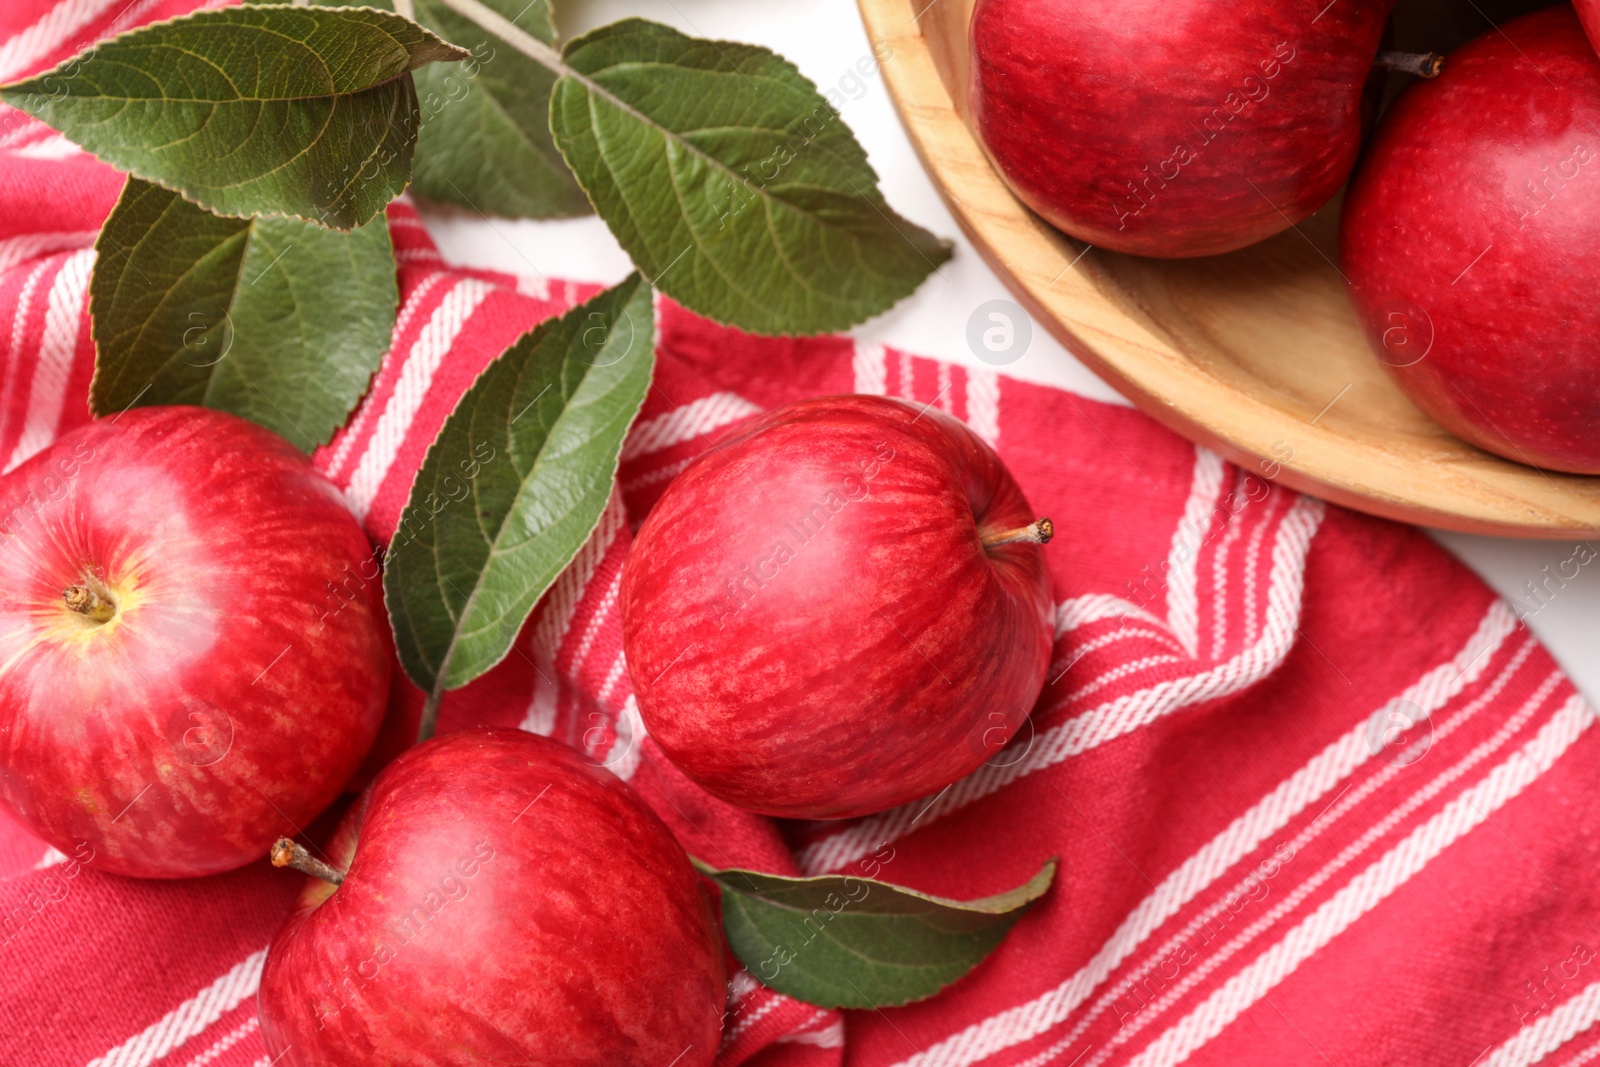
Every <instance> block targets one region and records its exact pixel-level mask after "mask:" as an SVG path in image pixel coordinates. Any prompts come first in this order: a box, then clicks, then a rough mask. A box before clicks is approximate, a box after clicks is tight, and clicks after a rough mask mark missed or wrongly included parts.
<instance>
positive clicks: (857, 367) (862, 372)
mask: <svg viewBox="0 0 1600 1067" xmlns="http://www.w3.org/2000/svg"><path fill="white" fill-rule="evenodd" d="M888 363H889V353H888V350H887V349H885V348H884V347H883V346H882V345H875V344H871V343H869V342H867V341H857V342H856V346H855V354H854V356H853V357H852V359H851V365H852V369H853V370H854V372H855V380H856V389H855V391H856V392H858V393H870V394H872V395H873V396H885V395H887V394H888V392H889V366H888Z"/></svg>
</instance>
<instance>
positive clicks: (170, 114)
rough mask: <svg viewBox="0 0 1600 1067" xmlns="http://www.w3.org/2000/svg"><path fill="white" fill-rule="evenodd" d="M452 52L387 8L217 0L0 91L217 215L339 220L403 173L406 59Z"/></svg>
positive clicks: (391, 190) (390, 188) (408, 106)
mask: <svg viewBox="0 0 1600 1067" xmlns="http://www.w3.org/2000/svg"><path fill="white" fill-rule="evenodd" d="M465 55H466V53H465V52H463V51H462V50H461V49H458V48H456V47H455V46H454V45H449V44H446V43H445V42H443V41H441V40H439V38H437V37H435V36H434V35H433V34H431V33H429V32H427V31H426V30H424V29H422V28H421V27H419V26H417V25H416V24H415V23H412V22H410V21H408V20H406V19H402V18H400V17H398V16H396V15H392V14H389V13H386V12H381V11H373V10H370V9H366V8H318V7H289V6H255V7H227V8H221V9H218V10H213V11H201V12H197V13H195V14H192V15H187V16H184V17H183V18H178V19H173V20H171V21H168V22H158V23H155V24H153V25H150V26H145V27H143V28H141V29H137V30H134V31H132V32H131V33H126V34H123V35H122V36H120V37H116V38H114V39H112V40H110V41H106V42H104V43H102V44H100V45H97V46H96V47H95V48H93V49H91V50H90V51H88V52H86V53H84V54H83V55H81V56H78V57H76V58H74V59H72V60H69V61H68V62H66V63H64V64H63V65H61V66H59V67H57V68H56V69H54V70H52V71H49V72H48V73H45V74H42V75H40V76H38V77H35V78H30V79H28V80H26V81H22V82H18V83H15V84H13V85H9V86H6V87H4V88H0V99H3V100H4V101H5V102H6V103H8V104H12V105H14V106H16V107H19V108H22V109H23V110H24V111H27V112H29V113H30V114H32V115H34V116H36V117H38V118H40V119H42V120H43V121H45V122H47V123H49V124H50V125H52V126H54V127H55V128H56V129H58V130H60V131H61V132H62V133H63V134H65V135H66V136H67V137H69V138H71V139H72V140H74V141H76V142H77V143H78V144H80V145H82V146H83V147H84V148H86V149H87V150H89V151H90V152H93V153H94V154H95V155H97V156H99V157H100V158H101V159H104V160H105V161H106V162H107V163H110V164H111V165H112V166H114V167H116V168H118V169H119V170H124V171H128V172H129V173H131V174H134V175H136V176H138V177H140V178H143V179H145V180H146V181H150V182H155V183H157V184H159V185H163V186H166V187H168V188H171V189H176V190H178V191H179V192H181V193H183V194H184V196H186V197H188V198H189V199H190V200H193V201H195V202H196V203H198V204H200V205H202V206H204V207H207V208H209V209H211V210H213V211H215V212H217V213H218V214H222V215H290V216H294V217H297V218H303V219H308V220H312V221H316V222H320V223H322V224H323V225H326V226H331V227H334V228H336V229H342V230H349V229H352V228H354V227H356V226H359V225H361V224H362V223H365V222H367V221H368V220H369V219H371V218H372V217H373V216H374V215H376V214H377V213H378V212H379V211H381V210H382V209H383V206H384V205H385V204H387V203H388V202H389V201H390V200H392V199H394V197H395V196H397V195H399V193H400V191H401V190H402V189H404V188H405V186H406V182H407V181H408V180H409V178H410V176H411V155H412V150H413V148H414V147H415V142H416V129H417V117H418V113H417V96H416V87H415V86H414V85H413V83H412V80H411V74H410V72H411V71H412V70H415V69H417V68H418V67H421V66H422V65H424V64H426V63H431V62H434V61H438V60H456V59H461V58H463V57H464V56H465Z"/></svg>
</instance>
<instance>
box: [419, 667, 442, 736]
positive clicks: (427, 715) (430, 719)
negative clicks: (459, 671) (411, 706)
mask: <svg viewBox="0 0 1600 1067" xmlns="http://www.w3.org/2000/svg"><path fill="white" fill-rule="evenodd" d="M439 677H440V679H441V680H440V681H437V682H435V683H434V686H433V691H432V692H430V693H429V694H428V699H427V700H426V701H424V702H423V705H422V719H421V720H420V721H419V722H418V723H417V744H419V745H420V744H422V742H424V741H426V740H427V739H428V738H430V737H432V736H433V731H434V729H435V728H437V727H438V725H439V702H440V701H442V700H443V699H444V682H443V680H442V679H443V678H444V672H443V670H442V669H441V670H440V672H439Z"/></svg>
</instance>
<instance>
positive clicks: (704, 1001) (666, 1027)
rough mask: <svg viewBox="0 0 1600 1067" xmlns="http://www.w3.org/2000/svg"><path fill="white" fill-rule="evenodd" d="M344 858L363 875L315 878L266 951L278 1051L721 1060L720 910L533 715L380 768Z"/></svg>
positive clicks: (645, 815)
mask: <svg viewBox="0 0 1600 1067" xmlns="http://www.w3.org/2000/svg"><path fill="white" fill-rule="evenodd" d="M328 851H329V854H328V857H327V859H328V861H329V862H330V863H331V865H332V866H334V867H335V868H339V869H346V868H347V869H348V873H346V874H345V875H344V880H343V883H342V884H340V885H338V887H337V888H335V887H334V886H332V885H329V884H327V883H324V882H320V881H312V882H308V883H307V887H306V890H305V892H304V894H303V895H302V897H301V902H300V903H301V906H300V909H299V910H298V911H297V912H296V913H295V914H294V915H293V916H291V917H290V919H289V921H288V923H287V924H285V926H284V927H283V929H282V930H281V931H279V933H278V935H277V937H275V938H273V941H272V946H271V948H270V949H269V950H268V952H267V962H266V967H265V970H264V971H263V972H262V976H261V993H260V1014H261V1033H262V1036H263V1037H264V1038H265V1039H266V1044H267V1052H268V1054H269V1055H270V1056H271V1057H272V1058H273V1062H274V1063H278V1064H281V1065H282V1067H325V1065H329V1064H338V1065H340V1067H412V1065H416V1067H423V1065H426V1067H452V1065H460V1067H469V1065H470V1067H477V1065H479V1064H486V1063H506V1064H522V1063H529V1064H538V1065H539V1067H598V1065H602V1064H603V1065H605V1067H667V1065H668V1064H673V1065H675V1067H704V1065H706V1064H709V1063H711V1061H712V1060H713V1059H715V1058H716V1054H717V1042H718V1035H719V1033H720V1031H721V1027H722V1014H723V1009H724V1002H725V999H726V996H725V989H724V973H723V963H722V950H721V942H720V940H719V938H718V934H717V929H716V921H715V918H714V916H713V914H712V911H711V906H710V904H709V902H708V901H707V899H706V896H705V894H704V893H703V892H702V890H701V888H700V885H699V882H698V880H697V878H696V876H695V874H694V872H693V870H692V869H691V868H690V866H689V863H688V860H687V859H686V858H685V856H684V853H683V850H682V849H681V848H679V846H678V844H677V842H676V841H675V840H674V838H673V836H672V833H671V832H670V831H669V830H668V829H667V828H666V826H664V825H663V824H662V823H661V820H660V819H658V818H656V816H655V814H654V813H653V812H651V811H650V809H649V808H647V807H645V805H644V804H643V803H642V802H641V801H640V800H639V798H638V797H637V796H636V795H635V794H634V792H633V791H632V790H631V789H629V788H628V786H627V785H626V784H624V783H623V782H622V781H621V780H620V779H618V778H616V777H615V776H613V775H612V774H611V773H610V772H608V771H606V770H603V769H602V768H600V767H599V766H597V765H596V764H594V763H592V762H590V761H589V760H588V759H585V758H584V757H583V756H580V755H578V754H577V753H576V752H573V751H572V750H571V749H569V748H567V747H566V746H564V745H562V744H560V743H558V742H555V741H552V740H550V739H549V738H544V737H538V736H535V735H533V734H527V733H522V732H520V731H517V730H471V731H466V732H463V733H456V734H451V735H449V736H446V737H442V738H436V739H434V740H432V741H428V742H426V743H424V744H422V745H419V746H418V747H416V748H414V749H411V750H410V751H408V752H406V753H405V754H403V755H402V756H400V757H399V758H398V759H397V760H395V762H394V763H392V764H390V765H389V767H388V768H387V769H385V770H384V772H383V773H382V774H380V775H379V776H378V778H377V780H376V781H375V782H373V784H372V786H371V788H370V789H369V790H368V791H367V792H366V793H365V794H363V796H362V799H361V801H360V802H359V803H358V804H357V805H356V806H355V807H354V808H352V809H351V811H350V813H349V814H348V815H346V816H345V820H344V823H343V824H342V825H341V827H340V830H339V832H338V834H337V835H336V837H335V840H334V842H333V843H332V844H331V845H330V847H329V850H328ZM278 859H279V857H277V856H275V857H274V860H275V862H276V861H277V860H278ZM337 876H338V875H337V873H334V877H337ZM280 1056H281V1057H282V1059H279V1058H278V1057H280Z"/></svg>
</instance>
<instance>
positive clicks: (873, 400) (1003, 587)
mask: <svg viewBox="0 0 1600 1067" xmlns="http://www.w3.org/2000/svg"><path fill="white" fill-rule="evenodd" d="M1036 517H1037V516H1036V515H1035V514H1034V513H1033V512H1032V511H1031V510H1030V508H1029V506H1028V502H1027V500H1026V499H1024V497H1023V494H1022V490H1021V489H1020V488H1019V487H1018V486H1017V483H1016V481H1015V480H1014V479H1013V478H1012V477H1011V475H1010V473H1009V472H1008V471H1007V470H1006V469H1005V467H1004V466H1003V465H1002V464H1001V462H1000V458H999V457H998V456H997V455H995V453H994V450H993V449H991V448H990V447H989V446H988V445H986V444H985V443H984V442H983V441H982V440H981V439H979V438H978V437H977V436H976V435H975V434H973V433H972V431H970V430H968V429H967V428H966V427H965V426H963V425H962V424H960V423H959V422H957V421H956V420H954V419H952V418H950V417H949V416H948V415H945V414H943V413H941V412H939V411H937V410H935V409H932V408H931V407H930V408H922V407H919V406H916V405H911V404H906V403H903V402H901V401H898V400H892V399H886V398H883V397H873V396H842V397H823V398H821V399H817V400H808V401H804V402H802V403H798V404H793V405H791V406H789V407H785V408H782V409H779V410H777V411H773V412H770V413H768V414H766V415H764V416H761V417H759V418H757V419H755V420H753V421H751V422H749V423H747V424H745V425H744V426H743V427H739V428H736V429H735V430H734V431H732V433H731V435H727V436H724V437H723V438H722V439H721V440H719V441H717V442H716V443H714V444H713V445H712V447H710V448H708V449H707V450H706V452H705V453H704V454H703V455H702V456H700V457H699V458H697V459H696V460H695V461H694V462H693V463H691V464H690V465H689V467H688V468H686V469H685V470H684V472H683V473H682V474H681V475H679V476H678V478H677V479H676V480H675V481H674V482H673V484H672V485H671V486H670V487H669V488H668V489H667V491H666V493H665V494H664V495H663V496H662V498H661V499H660V501H659V502H658V503H657V504H656V505H655V507H654V509H653V510H652V511H651V512H650V515H649V516H648V518H646V520H645V522H644V525H643V527H642V528H641V529H640V531H639V535H638V538H637V540H636V541H635V543H634V545H633V548H632V550H631V552H630V553H629V556H628V560H627V563H626V564H625V566H624V569H623V578H622V592H621V606H622V625H623V648H624V651H625V653H626V658H627V664H628V671H629V674H630V676H631V677H632V679H633V683H634V690H635V692H636V693H637V696H638V701H639V711H640V714H641V716H642V717H643V719H644V722H645V725H646V727H647V728H648V729H649V732H650V735H651V737H652V738H653V739H654V740H655V742H656V743H657V744H658V745H659V746H660V747H661V749H662V751H663V752H665V753H666V755H667V756H668V758H670V759H671V760H672V761H673V763H675V764H676V765H677V766H678V767H679V768H680V769H681V770H683V771H684V773H685V774H687V775H688V776H689V777H690V778H692V779H694V780H695V781H696V782H697V783H699V784H700V785H701V786H702V787H703V788H705V789H707V790H709V791H710V792H712V793H714V794H716V795H717V796H719V797H721V798H723V799H724V800H727V801H729V802H731V803H733V804H737V805H739V806H740V807H743V808H746V809H748V810H751V811H755V812H760V813H762V814H766V815H776V816H785V817H790V818H806V819H841V818H848V817H851V816H856V815H864V814H867V813H869V812H874V811H881V810H883V809H885V808H889V807H893V806H894V805H896V804H901V803H905V802H907V801H910V800H914V799H916V798H917V797H921V796H925V795H928V794H930V793H935V792H937V791H938V790H940V789H942V788H944V787H945V786H947V785H949V784H950V783H951V782H953V781H955V780H956V779H958V778H960V777H962V776H964V775H966V774H968V773H970V772H971V771H973V770H975V769H977V768H978V767H979V766H980V765H982V764H983V763H984V762H985V761H986V760H988V759H989V758H991V757H992V756H994V754H995V753H996V752H998V751H999V750H1000V749H1001V748H1002V747H1003V746H1004V744H1005V743H1006V741H1008V740H1009V739H1010V737H1011V736H1012V734H1013V733H1014V732H1015V731H1016V729H1017V728H1018V727H1019V726H1020V725H1021V724H1022V722H1023V720H1024V719H1026V718H1027V716H1028V713H1029V711H1030V710H1031V709H1032V707H1033V704H1034V702H1035V701H1036V700H1037V699H1038V696H1039V692H1040V689H1041V688H1042V686H1043V684H1044V680H1045V674H1046V672H1047V670H1048V667H1049V661H1050V651H1051V645H1052V641H1053V628H1052V624H1051V619H1052V603H1051V596H1050V580H1049V575H1048V573H1047V571H1046V569H1045V560H1044V557H1043V554H1042V550H1041V547H1040V545H1038V544H1033V543H1028V542H1026V541H1019V542H1012V543H1007V544H995V545H986V544H985V543H984V542H985V541H986V540H993V539H994V538H996V537H998V536H999V535H1000V534H1002V533H1003V532H1005V531H1012V530H1016V529H1018V528H1025V527H1028V526H1029V525H1030V524H1031V523H1033V521H1034V519H1035V518H1036Z"/></svg>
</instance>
